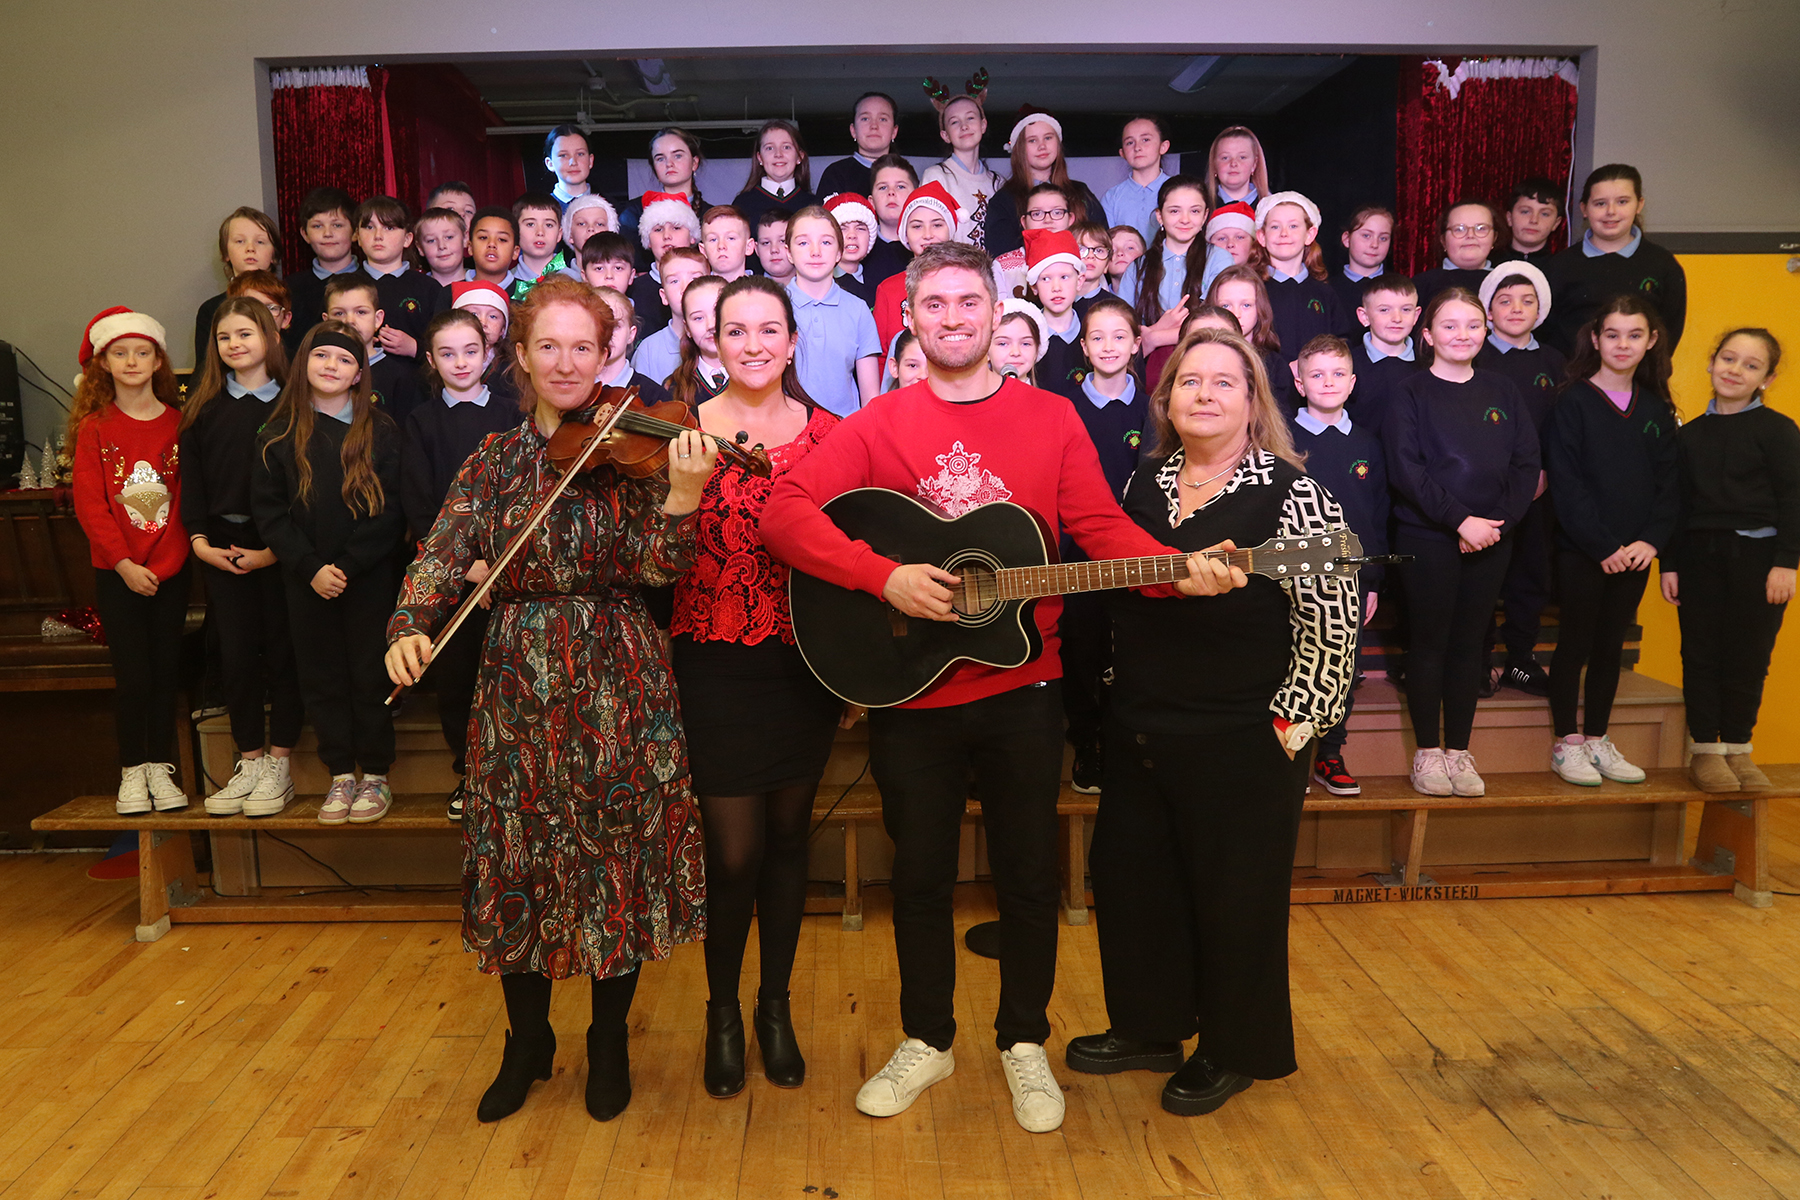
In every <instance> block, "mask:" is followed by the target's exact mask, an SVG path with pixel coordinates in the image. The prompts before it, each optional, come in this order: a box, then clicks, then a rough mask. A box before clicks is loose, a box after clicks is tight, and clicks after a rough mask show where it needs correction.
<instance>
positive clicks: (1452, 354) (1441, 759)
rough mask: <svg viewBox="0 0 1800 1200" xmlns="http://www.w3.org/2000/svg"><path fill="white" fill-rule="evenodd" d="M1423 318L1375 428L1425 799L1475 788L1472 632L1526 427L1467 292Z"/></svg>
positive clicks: (1520, 402)
mask: <svg viewBox="0 0 1800 1200" xmlns="http://www.w3.org/2000/svg"><path fill="white" fill-rule="evenodd" d="M1422 324H1423V327H1424V330H1425V339H1426V343H1427V344H1428V345H1429V346H1430V347H1431V351H1432V359H1431V367H1430V369H1429V370H1425V371H1419V372H1416V373H1415V374H1413V375H1410V376H1408V377H1407V378H1406V380H1405V381H1404V382H1403V383H1401V385H1400V390H1399V393H1398V394H1397V395H1396V396H1395V398H1394V403H1393V405H1392V407H1391V408H1390V409H1389V411H1388V414H1387V420H1386V421H1385V423H1384V424H1383V426H1382V431H1381V433H1382V448H1383V449H1384V450H1385V451H1386V453H1387V467H1388V478H1389V480H1390V481H1391V483H1392V485H1393V490H1394V515H1395V520H1396V524H1397V526H1398V529H1397V531H1396V533H1395V535H1394V542H1393V548H1394V550H1395V552H1397V553H1399V554H1406V555H1410V556H1411V559H1410V561H1407V562H1403V563H1401V564H1400V565H1399V569H1398V572H1397V573H1398V574H1399V576H1400V584H1401V587H1402V590H1403V591H1404V592H1405V595H1406V607H1407V615H1408V617H1409V619H1410V620H1411V622H1412V631H1411V635H1410V638H1409V641H1408V644H1407V650H1406V659H1407V661H1406V699H1407V707H1408V709H1409V710H1410V713H1411V718H1412V729H1413V738H1414V740H1415V742H1416V744H1417V745H1418V747H1419V749H1418V752H1417V753H1416V754H1414V755H1413V768H1412V785H1413V788H1414V790H1415V791H1418V792H1420V793H1421V794H1423V795H1427V796H1450V795H1457V796H1480V795H1484V794H1485V793H1486V787H1485V785H1484V784H1483V782H1482V779H1481V776H1480V774H1478V773H1477V771H1476V769H1475V760H1474V758H1473V757H1472V756H1471V755H1470V754H1469V737H1470V734H1471V733H1472V732H1473V730H1474V726H1475V705H1476V700H1477V697H1478V694H1479V692H1480V687H1481V680H1482V678H1483V677H1484V676H1485V674H1486V671H1485V670H1484V668H1483V664H1482V662H1481V647H1482V639H1483V636H1484V634H1485V631H1486V627H1487V626H1488V625H1491V624H1492V623H1493V620H1494V601H1495V600H1496V599H1497V598H1498V596H1499V594H1500V582H1501V580H1502V579H1504V578H1505V576H1506V564H1507V560H1508V559H1509V558H1510V557H1511V553H1512V539H1511V537H1510V536H1508V535H1509V534H1510V533H1511V531H1512V528H1513V526H1514V525H1516V524H1517V523H1518V521H1519V520H1520V519H1521V518H1522V517H1524V515H1525V511H1526V509H1527V508H1529V507H1530V505H1531V497H1532V495H1533V494H1534V493H1535V492H1536V490H1537V485H1538V475H1539V457H1538V438H1537V430H1535V429H1533V428H1532V426H1531V415H1530V413H1529V412H1528V411H1527V410H1526V407H1525V401H1524V398H1523V397H1522V396H1520V395H1519V389H1518V388H1517V387H1516V386H1514V384H1513V382H1512V380H1510V379H1507V378H1505V377H1504V376H1501V375H1496V374H1494V373H1493V372H1491V371H1483V370H1481V369H1480V368H1478V367H1476V366H1475V356H1476V354H1478V353H1479V352H1480V350H1481V346H1482V343H1483V341H1484V340H1485V339H1486V337H1487V314H1486V313H1485V312H1483V311H1482V309H1481V301H1480V300H1479V299H1478V298H1477V297H1476V296H1475V295H1474V294H1473V293H1471V292H1467V291H1464V290H1463V289H1461V288H1451V289H1450V290H1448V291H1444V292H1440V293H1438V296H1437V298H1436V299H1434V300H1433V301H1432V302H1431V303H1430V304H1429V305H1427V306H1426V309H1425V314H1424V317H1423V318H1422ZM1440 717H1441V718H1442V727H1441V730H1440V726H1439V719H1440Z"/></svg>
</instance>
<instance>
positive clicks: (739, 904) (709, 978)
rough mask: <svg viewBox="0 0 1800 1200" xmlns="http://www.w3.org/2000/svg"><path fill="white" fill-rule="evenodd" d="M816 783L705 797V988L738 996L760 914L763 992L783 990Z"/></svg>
mask: <svg viewBox="0 0 1800 1200" xmlns="http://www.w3.org/2000/svg"><path fill="white" fill-rule="evenodd" d="M815 791H816V788H815V786H814V785H812V784H805V785H802V786H800V787H788V788H782V789H780V790H778V791H773V792H763V793H760V794H758V795H754V796H702V797H700V819H701V823H702V825H703V826H704V827H705V830H706V988H707V991H708V993H710V995H709V999H711V1000H712V1002H713V1003H714V1004H723V1003H725V1002H726V1001H730V1000H736V999H737V995H738V977H739V976H740V975H741V974H742V973H743V970H744V943H745V942H746V941H748V940H749V937H750V918H751V916H752V915H754V916H757V917H759V918H760V922H759V924H758V926H757V945H758V947H759V948H760V949H761V952H762V978H761V984H762V990H763V992H764V993H765V994H766V995H768V996H771V997H774V996H779V995H784V994H786V992H787V990H788V977H789V976H790V975H792V974H793V971H794V952H795V950H796V949H797V948H798V946H799V944H800V918H801V915H802V914H803V913H804V912H805V910H806V840H807V827H808V826H809V825H810V823H811V821H812V809H813V794H814V792H815Z"/></svg>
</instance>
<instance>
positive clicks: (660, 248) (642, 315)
mask: <svg viewBox="0 0 1800 1200" xmlns="http://www.w3.org/2000/svg"><path fill="white" fill-rule="evenodd" d="M644 197H645V199H647V200H649V203H648V204H646V205H645V206H644V209H643V211H642V212H641V213H640V214H639V217H638V240H639V241H640V242H642V244H643V248H644V249H645V250H646V251H647V252H648V253H649V255H650V259H649V264H648V267H647V269H646V270H644V272H643V273H642V274H641V275H639V276H638V277H637V278H636V279H634V280H633V281H632V284H631V287H630V288H629V289H627V290H626V292H625V294H626V295H627V296H630V297H631V303H632V306H633V307H634V308H636V309H637V315H638V337H639V338H640V339H643V338H647V337H650V336H651V335H652V334H654V333H656V332H657V331H658V330H660V329H662V328H663V327H665V326H666V325H668V323H669V321H670V320H671V316H670V314H671V312H672V311H673V310H674V309H677V308H679V307H680V301H679V299H671V298H669V297H665V296H664V295H663V293H664V292H665V291H666V290H667V287H666V281H665V280H664V279H663V274H662V272H663V259H664V258H666V257H667V256H668V255H669V253H670V252H671V251H674V250H685V249H692V250H693V254H694V258H695V260H696V261H697V262H699V263H700V265H701V266H703V267H704V266H705V265H706V256H705V254H704V253H702V252H701V250H700V249H699V246H700V215H699V214H698V213H696V212H695V211H694V210H693V209H692V208H689V207H688V202H687V198H686V197H684V196H675V195H661V194H658V193H655V192H646V193H644ZM639 262H640V263H641V262H643V258H642V256H641V255H640V256H639ZM701 274H702V275H704V274H706V272H705V271H702V272H701ZM676 332H677V333H679V332H680V331H679V330H677V331H676Z"/></svg>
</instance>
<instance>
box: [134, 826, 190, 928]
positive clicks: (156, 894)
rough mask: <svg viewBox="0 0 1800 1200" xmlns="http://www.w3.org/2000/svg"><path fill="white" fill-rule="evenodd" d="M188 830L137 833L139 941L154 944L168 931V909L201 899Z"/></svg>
mask: <svg viewBox="0 0 1800 1200" xmlns="http://www.w3.org/2000/svg"><path fill="white" fill-rule="evenodd" d="M189 838H190V835H189V834H188V833H187V832H186V831H185V830H179V831H167V830H154V829H140V830H138V927H137V940H138V941H140V942H154V941H155V940H156V939H157V938H160V937H161V936H162V935H163V934H165V933H167V932H169V909H170V908H182V907H186V906H187V905H190V904H193V903H194V902H195V901H196V900H198V899H199V898H200V885H199V881H198V879H196V877H195V872H194V844H193V842H192V841H190V840H189Z"/></svg>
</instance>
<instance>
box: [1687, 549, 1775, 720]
mask: <svg viewBox="0 0 1800 1200" xmlns="http://www.w3.org/2000/svg"><path fill="white" fill-rule="evenodd" d="M1774 565H1775V539H1774V538H1749V537H1744V536H1743V535H1742V534H1739V533H1734V532H1732V531H1731V530H1728V529H1720V530H1704V531H1699V530H1689V531H1686V532H1684V533H1683V534H1682V535H1681V571H1680V573H1679V574H1680V591H1679V598H1680V600H1681V606H1680V608H1679V609H1678V610H1677V611H1678V612H1679V614H1680V618H1681V690H1682V693H1683V695H1684V696H1685V698H1686V700H1687V723H1688V732H1689V733H1690V734H1692V735H1693V738H1694V740H1695V741H1696V742H1737V743H1743V742H1748V741H1749V740H1750V732H1751V730H1753V729H1755V728H1756V714H1757V711H1758V710H1759V709H1761V708H1762V693H1763V680H1764V679H1766V678H1767V677H1768V674H1769V656H1770V655H1771V654H1772V653H1774V650H1775V636H1776V635H1777V634H1778V633H1780V632H1781V618H1782V617H1783V615H1785V614H1786V612H1787V605H1785V604H1770V603H1769V600H1768V593H1767V591H1766V588H1767V585H1768V578H1769V568H1771V567H1772V566H1774Z"/></svg>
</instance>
